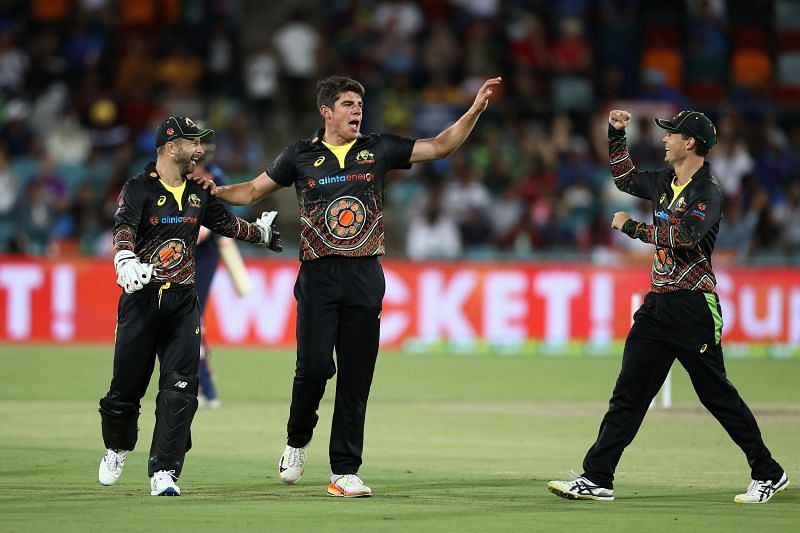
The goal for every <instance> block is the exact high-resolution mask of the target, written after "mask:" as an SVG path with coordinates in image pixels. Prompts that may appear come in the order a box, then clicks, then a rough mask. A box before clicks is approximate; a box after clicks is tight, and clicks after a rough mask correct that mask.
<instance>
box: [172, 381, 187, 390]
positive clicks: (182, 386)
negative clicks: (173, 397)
mask: <svg viewBox="0 0 800 533" xmlns="http://www.w3.org/2000/svg"><path fill="white" fill-rule="evenodd" d="M188 385H189V384H188V383H186V382H185V381H176V382H175V385H173V387H178V388H179V389H185V388H186V387H187V386H188Z"/></svg>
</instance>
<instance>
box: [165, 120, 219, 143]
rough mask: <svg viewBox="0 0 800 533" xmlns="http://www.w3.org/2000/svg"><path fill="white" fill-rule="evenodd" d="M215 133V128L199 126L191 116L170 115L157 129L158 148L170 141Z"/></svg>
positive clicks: (200, 137) (201, 137) (208, 135)
mask: <svg viewBox="0 0 800 533" xmlns="http://www.w3.org/2000/svg"><path fill="white" fill-rule="evenodd" d="M212 135H214V130H210V129H203V128H200V127H198V125H197V124H195V123H194V121H193V120H192V119H190V118H189V117H169V118H168V119H167V120H165V121H164V122H162V123H161V124H160V125H159V126H158V129H157V130H156V148H158V147H159V146H163V145H164V144H166V143H167V142H168V141H172V140H175V139H177V138H178V137H183V138H184V139H205V138H206V137H211V136H212Z"/></svg>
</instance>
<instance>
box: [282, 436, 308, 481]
mask: <svg viewBox="0 0 800 533" xmlns="http://www.w3.org/2000/svg"><path fill="white" fill-rule="evenodd" d="M306 450H308V445H306V446H303V447H302V448H293V447H292V446H286V449H285V450H283V455H281V460H280V461H278V475H279V476H280V477H281V481H283V482H284V483H286V484H287V485H294V484H295V483H297V482H298V481H299V480H300V478H301V477H303V472H304V471H305V465H306V457H308V453H307V452H306Z"/></svg>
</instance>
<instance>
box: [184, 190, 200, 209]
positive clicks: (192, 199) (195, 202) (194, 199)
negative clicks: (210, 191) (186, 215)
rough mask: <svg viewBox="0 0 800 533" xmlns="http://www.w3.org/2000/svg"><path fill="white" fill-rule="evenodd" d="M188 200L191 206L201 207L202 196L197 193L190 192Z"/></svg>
mask: <svg viewBox="0 0 800 533" xmlns="http://www.w3.org/2000/svg"><path fill="white" fill-rule="evenodd" d="M186 202H187V203H188V204H189V207H200V197H199V196H197V195H196V194H195V193H192V194H190V195H189V198H187V199H186Z"/></svg>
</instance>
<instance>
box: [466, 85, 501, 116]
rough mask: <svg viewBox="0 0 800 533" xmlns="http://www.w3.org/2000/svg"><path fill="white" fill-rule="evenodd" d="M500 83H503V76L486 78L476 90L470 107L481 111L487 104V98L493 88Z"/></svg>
mask: <svg viewBox="0 0 800 533" xmlns="http://www.w3.org/2000/svg"><path fill="white" fill-rule="evenodd" d="M501 83H503V78H500V77H497V78H489V79H488V80H486V81H485V82H484V84H483V86H481V88H480V90H478V94H477V96H475V102H474V103H473V104H472V108H473V109H475V110H477V111H478V112H479V113H482V112H483V111H484V110H485V109H486V108H487V107H488V106H489V98H490V97H491V96H492V92H493V89H494V88H495V87H497V86H498V85H500V84H501Z"/></svg>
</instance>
